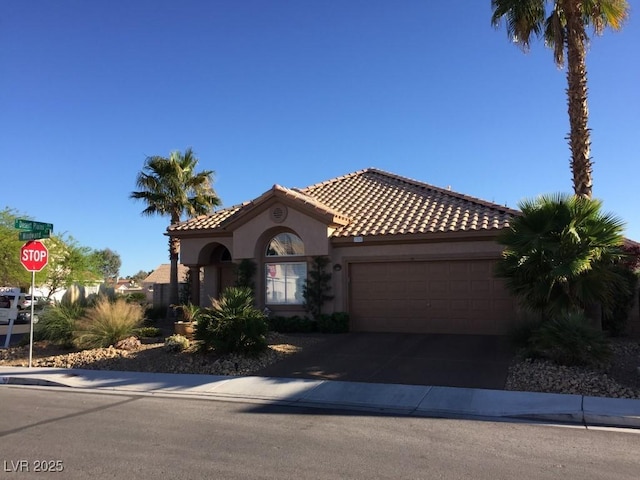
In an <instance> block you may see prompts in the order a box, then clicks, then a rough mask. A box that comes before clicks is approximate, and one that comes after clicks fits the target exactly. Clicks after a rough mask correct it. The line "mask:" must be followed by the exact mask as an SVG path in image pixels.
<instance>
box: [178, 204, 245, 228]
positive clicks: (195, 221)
mask: <svg viewBox="0 0 640 480" xmlns="http://www.w3.org/2000/svg"><path fill="white" fill-rule="evenodd" d="M249 203H250V202H247V203H243V204H242V205H235V206H233V207H229V208H225V209H222V210H218V211H216V212H213V213H212V214H211V215H201V216H199V217H196V218H192V219H191V220H187V221H185V222H180V223H176V224H174V225H171V226H170V227H169V228H168V230H169V232H180V231H185V230H189V231H193V230H212V229H215V228H218V227H220V226H222V224H223V223H225V222H226V221H227V220H229V219H230V218H232V217H233V216H234V215H235V214H236V213H237V212H239V211H240V210H241V209H242V207H243V206H245V205H248V204H249Z"/></svg>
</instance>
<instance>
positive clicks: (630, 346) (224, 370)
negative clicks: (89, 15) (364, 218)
mask: <svg viewBox="0 0 640 480" xmlns="http://www.w3.org/2000/svg"><path fill="white" fill-rule="evenodd" d="M324 338H326V337H324V336H323V335H322V334H286V335H285V334H278V333H270V334H269V337H268V342H269V348H268V349H267V350H266V351H265V352H264V353H262V354H260V355H258V356H254V357H244V356H240V355H225V356H221V355H215V354H211V353H210V354H202V353H199V352H198V351H197V347H196V346H195V345H192V346H191V347H190V348H189V349H187V350H185V351H182V352H169V351H167V350H166V349H165V348H164V343H163V339H162V338H159V339H155V340H148V339H147V340H144V341H143V342H142V344H141V345H140V346H139V347H137V348H136V349H134V350H122V349H117V348H114V347H109V348H97V349H92V350H82V351H69V350H63V349H61V348H59V347H56V346H54V345H50V344H47V343H46V342H37V343H36V344H35V345H34V350H33V365H34V366H36V367H58V368H83V369H108V370H121V371H140V372H159V373H200V374H212V375H252V374H255V373H256V372H258V371H260V370H261V369H262V368H264V367H266V366H267V365H271V364H273V363H275V362H277V361H279V360H281V359H283V358H284V357H286V356H289V355H295V354H296V353H298V352H300V351H302V350H303V349H304V348H307V347H309V346H311V345H315V344H317V343H318V342H322V341H323V339H324ZM612 347H613V358H612V361H611V363H610V365H609V366H608V367H606V368H601V369H590V368H584V367H565V366H560V365H556V364H553V363H551V362H548V361H544V360H530V359H525V360H519V359H514V362H513V364H512V365H511V367H510V369H509V374H508V377H507V381H506V384H505V390H518V391H530V392H547V393H567V394H579V395H591V396H600V397H613V398H636V399H640V373H639V371H638V368H639V367H640V340H637V339H635V340H633V339H614V340H613V342H612ZM28 359H29V349H28V347H14V348H10V349H7V350H0V365H12V366H27V365H28Z"/></svg>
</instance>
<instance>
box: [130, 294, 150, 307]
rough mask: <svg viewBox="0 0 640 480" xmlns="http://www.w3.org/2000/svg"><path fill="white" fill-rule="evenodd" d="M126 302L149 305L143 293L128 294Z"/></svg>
mask: <svg viewBox="0 0 640 480" xmlns="http://www.w3.org/2000/svg"><path fill="white" fill-rule="evenodd" d="M125 300H126V301H127V302H133V303H139V304H140V305H144V304H145V303H147V296H146V295H145V294H144V293H143V292H133V293H127V294H126V295H125Z"/></svg>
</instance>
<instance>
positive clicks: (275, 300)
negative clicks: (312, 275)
mask: <svg viewBox="0 0 640 480" xmlns="http://www.w3.org/2000/svg"><path fill="white" fill-rule="evenodd" d="M303 255H304V243H303V242H302V240H301V239H300V237H298V236H297V235H296V234H294V233H288V232H284V233H279V234H278V235H276V236H275V237H273V238H272V239H271V240H270V241H269V242H268V243H267V248H266V252H265V257H266V258H267V259H268V260H269V261H267V262H266V263H265V296H266V303H267V304H268V305H302V303H303V302H304V298H303V296H302V290H303V288H304V284H305V282H306V280H307V262H306V259H304V258H296V257H303ZM275 257H288V258H286V260H287V261H283V260H285V259H284V258H275ZM272 260H274V261H272ZM275 260H277V261H275Z"/></svg>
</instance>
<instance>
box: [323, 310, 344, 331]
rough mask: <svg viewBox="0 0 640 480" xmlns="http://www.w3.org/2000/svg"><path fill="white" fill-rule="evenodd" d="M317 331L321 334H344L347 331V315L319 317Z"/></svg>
mask: <svg viewBox="0 0 640 480" xmlns="http://www.w3.org/2000/svg"><path fill="white" fill-rule="evenodd" d="M318 331H319V332H322V333H346V332H348V331H349V314H348V313H346V312H335V313H332V314H331V315H320V317H319V318H318Z"/></svg>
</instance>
